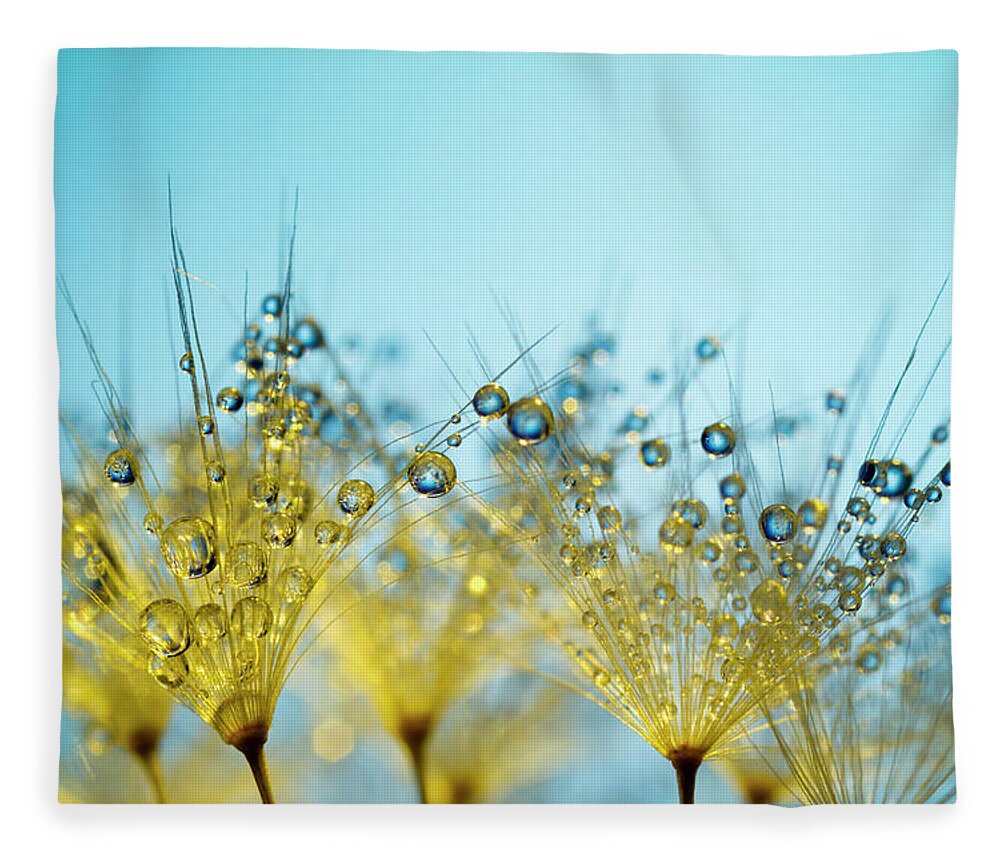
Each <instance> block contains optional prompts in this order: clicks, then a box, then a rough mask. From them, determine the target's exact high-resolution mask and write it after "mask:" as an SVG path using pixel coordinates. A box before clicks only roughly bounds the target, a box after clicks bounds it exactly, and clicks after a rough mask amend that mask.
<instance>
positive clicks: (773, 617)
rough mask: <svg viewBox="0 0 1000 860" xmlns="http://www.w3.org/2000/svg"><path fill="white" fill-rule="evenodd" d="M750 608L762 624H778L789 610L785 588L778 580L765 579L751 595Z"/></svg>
mask: <svg viewBox="0 0 1000 860" xmlns="http://www.w3.org/2000/svg"><path fill="white" fill-rule="evenodd" d="M750 608H751V609H752V610H753V614H754V617H755V618H756V619H757V620H758V621H759V622H760V623H761V624H777V623H778V622H779V621H780V620H781V619H782V617H783V616H784V614H785V612H786V611H787V609H788V599H787V596H786V594H785V587H784V586H783V585H782V584H781V583H780V582H778V581H777V580H776V579H765V580H764V581H763V582H762V583H761V584H760V585H758V586H757V587H756V588H755V589H754V590H753V591H752V592H751V593H750Z"/></svg>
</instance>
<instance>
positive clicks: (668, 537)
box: [660, 515, 694, 553]
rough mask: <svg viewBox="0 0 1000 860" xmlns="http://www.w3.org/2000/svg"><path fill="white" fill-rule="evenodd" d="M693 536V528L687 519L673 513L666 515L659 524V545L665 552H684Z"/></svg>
mask: <svg viewBox="0 0 1000 860" xmlns="http://www.w3.org/2000/svg"><path fill="white" fill-rule="evenodd" d="M693 538H694V529H693V528H691V523H689V522H688V521H687V520H682V519H680V518H679V517H675V516H673V515H671V516H669V517H667V518H666V519H665V520H664V521H663V525H661V526H660V546H661V547H662V548H663V551H664V552H666V553H675V552H676V553H680V552H684V551H685V550H686V549H687V548H688V547H689V546H691V541H692V539H693Z"/></svg>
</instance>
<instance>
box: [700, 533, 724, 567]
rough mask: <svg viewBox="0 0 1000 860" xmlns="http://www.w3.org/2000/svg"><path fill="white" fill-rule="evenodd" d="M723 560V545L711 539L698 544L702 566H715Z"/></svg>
mask: <svg viewBox="0 0 1000 860" xmlns="http://www.w3.org/2000/svg"><path fill="white" fill-rule="evenodd" d="M720 558H722V545H721V544H720V543H719V542H718V541H717V540H712V539H711V538H709V539H708V540H706V541H702V542H701V543H700V544H698V560H699V561H700V562H701V563H702V564H714V563H715V562H717V561H718V560H719V559H720Z"/></svg>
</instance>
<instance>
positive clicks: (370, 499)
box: [337, 478, 375, 519]
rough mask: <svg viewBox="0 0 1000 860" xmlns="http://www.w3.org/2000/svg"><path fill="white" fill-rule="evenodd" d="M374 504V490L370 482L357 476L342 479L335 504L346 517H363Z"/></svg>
mask: <svg viewBox="0 0 1000 860" xmlns="http://www.w3.org/2000/svg"><path fill="white" fill-rule="evenodd" d="M374 504H375V491H374V490H373V489H372V486H371V484H369V483H368V482H367V481H362V480H360V479H358V478H352V479H351V480H349V481H344V483H343V484H341V486H340V489H339V490H338V491H337V506H338V507H339V508H340V510H341V511H343V512H344V514H346V515H347V516H348V517H351V518H352V519H357V518H359V517H363V516H364V515H365V514H367V513H368V511H370V510H371V508H372V505H374Z"/></svg>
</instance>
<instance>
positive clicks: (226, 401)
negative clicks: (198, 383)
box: [215, 388, 243, 412]
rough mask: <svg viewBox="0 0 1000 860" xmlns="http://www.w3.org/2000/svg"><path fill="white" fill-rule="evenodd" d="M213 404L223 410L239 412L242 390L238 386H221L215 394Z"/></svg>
mask: <svg viewBox="0 0 1000 860" xmlns="http://www.w3.org/2000/svg"><path fill="white" fill-rule="evenodd" d="M215 405H216V406H218V407H219V409H221V410H222V411H223V412H239V411H240V408H241V407H242V406H243V392H242V391H240V390H239V389H238V388H223V389H221V390H220V391H219V393H218V394H217V395H216V396H215Z"/></svg>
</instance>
